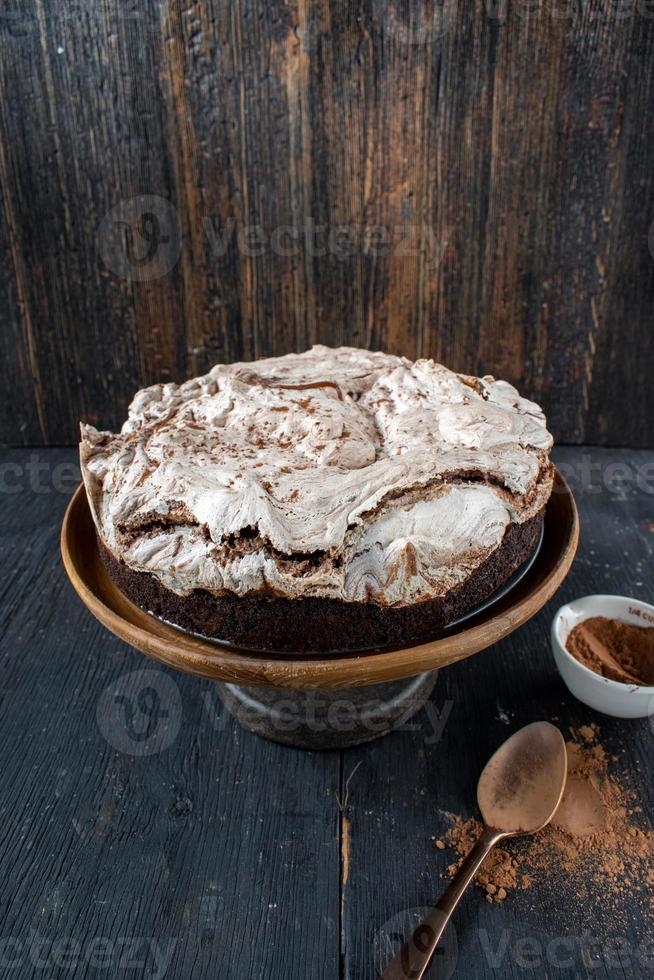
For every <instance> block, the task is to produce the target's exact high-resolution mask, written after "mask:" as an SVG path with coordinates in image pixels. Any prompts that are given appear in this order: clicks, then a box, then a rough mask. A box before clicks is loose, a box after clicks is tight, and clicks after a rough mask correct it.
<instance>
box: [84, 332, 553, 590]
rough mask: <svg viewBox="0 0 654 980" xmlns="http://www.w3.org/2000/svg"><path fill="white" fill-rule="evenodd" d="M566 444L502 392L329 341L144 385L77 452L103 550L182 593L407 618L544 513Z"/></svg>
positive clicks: (491, 383) (433, 367) (486, 381)
mask: <svg viewBox="0 0 654 980" xmlns="http://www.w3.org/2000/svg"><path fill="white" fill-rule="evenodd" d="M551 445H552V439H551V436H550V434H549V433H548V431H547V427H546V423H545V418H544V416H543V413H542V411H541V410H540V408H539V407H538V406H537V405H535V404H534V403H532V402H529V401H527V400H525V399H523V398H521V397H520V396H519V395H518V393H517V391H516V390H515V389H514V388H513V387H511V385H509V384H507V383H505V382H503V381H495V380H494V379H493V378H489V377H487V378H482V379H472V378H468V377H466V376H462V375H458V374H455V373H454V372H452V371H449V370H448V369H447V368H445V367H443V366H442V365H439V364H435V363H434V362H433V361H428V360H420V361H416V362H411V361H408V360H406V359H405V358H401V357H394V356H391V355H388V354H382V353H371V352H369V351H363V350H355V349H352V348H338V349H333V350H332V349H330V348H327V347H314V348H313V349H312V350H310V351H307V352H305V353H304V354H289V355H287V356H285V357H279V358H271V359H268V360H260V361H255V362H253V363H250V364H246V363H241V364H231V365H217V366H216V367H214V368H212V370H211V371H210V372H209V373H208V374H206V375H204V376H203V377H200V378H195V379H193V380H192V381H188V382H186V383H185V384H182V385H175V384H165V385H155V386H153V387H151V388H146V389H145V390H143V391H140V392H139V393H138V394H137V395H136V397H135V398H134V400H133V402H132V404H131V406H130V410H129V417H128V419H127V421H126V422H125V424H124V425H123V427H122V430H121V432H120V433H109V432H98V431H97V430H96V429H94V428H93V427H92V426H89V425H83V426H82V441H81V446H80V455H81V461H82V472H83V476H84V482H85V485H86V490H87V496H88V499H89V502H90V506H91V510H92V513H93V517H94V520H95V524H96V528H97V530H98V534H99V537H100V539H101V541H102V543H103V544H104V546H105V547H106V548H107V549H108V551H109V552H110V553H111V554H112V555H113V556H114V557H115V558H116V559H117V560H118V561H120V562H122V563H123V564H124V565H125V566H127V567H128V568H130V569H132V570H133V571H135V572H139V573H149V574H151V575H153V576H155V577H156V578H157V579H158V581H159V582H160V583H161V585H163V586H164V587H165V588H167V589H169V590H171V591H172V592H174V593H176V594H177V595H179V596H187V595H189V594H190V593H192V592H193V591H194V590H204V591H205V592H208V593H210V594H212V595H224V594H225V593H231V594H235V595H237V596H248V595H256V594H261V593H262V592H265V593H268V594H271V595H275V596H285V597H288V598H292V599H295V598H306V597H313V598H326V599H336V600H340V601H343V602H348V603H352V602H373V603H378V604H380V605H385V606H394V607H395V606H402V605H407V604H413V603H416V602H422V601H423V600H427V599H434V598H438V597H440V596H444V595H446V594H448V592H450V591H451V590H453V589H456V588H458V587H461V586H462V585H463V584H464V583H465V582H466V581H467V580H468V579H469V578H470V576H471V575H472V574H473V573H474V572H475V570H476V569H478V568H479V567H480V566H481V565H482V563H483V562H484V561H485V560H487V559H488V558H489V556H491V555H492V554H493V553H494V552H496V551H497V549H498V548H499V547H500V546H501V545H502V542H503V541H504V540H505V536H506V534H507V531H508V530H509V529H510V528H511V527H513V526H517V525H519V526H524V525H526V524H527V522H529V521H530V520H531V519H533V518H534V517H535V516H536V515H538V514H539V513H540V512H541V511H542V509H543V507H544V505H545V503H546V502H547V499H548V497H549V495H550V493H551V488H552V473H553V471H552V467H551V464H550V462H549V451H550V448H551Z"/></svg>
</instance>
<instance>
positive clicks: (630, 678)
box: [565, 616, 654, 686]
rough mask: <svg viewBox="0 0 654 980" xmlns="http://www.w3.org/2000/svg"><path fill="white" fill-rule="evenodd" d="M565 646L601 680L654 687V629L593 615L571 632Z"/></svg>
mask: <svg viewBox="0 0 654 980" xmlns="http://www.w3.org/2000/svg"><path fill="white" fill-rule="evenodd" d="M565 645H566V649H567V650H568V652H569V653H571V654H572V656H573V657H574V658H575V659H576V660H578V661H579V662H580V663H582V664H583V665H584V667H588V668H589V669H590V670H592V671H594V672H595V673H596V674H600V675H601V676H602V677H608V678H609V679H610V680H612V681H620V682H621V683H622V684H633V685H634V686H641V685H650V684H654V627H651V626H632V625H630V624H629V623H623V622H621V621H620V620H619V619H609V618H608V617H606V616H592V617H591V618H590V619H585V620H583V622H581V623H578V624H577V625H576V626H575V627H574V628H573V629H572V630H571V631H570V634H569V636H568V638H567V640H566V643H565Z"/></svg>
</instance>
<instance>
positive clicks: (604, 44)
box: [0, 0, 654, 446]
mask: <svg viewBox="0 0 654 980" xmlns="http://www.w3.org/2000/svg"><path fill="white" fill-rule="evenodd" d="M653 20H654V4H653V3H652V2H651V0H638V2H637V3H636V0H634V6H633V7H632V6H630V5H629V3H628V2H627V0H625V2H620V3H617V2H614V0H581V2H579V3H577V4H571V3H567V2H564V0H556V2H555V0H552V2H550V0H547V2H546V0H522V2H513V0H440V3H439V4H435V3H434V0H429V2H426V3H425V2H420V3H409V2H408V0H406V2H405V3H401V2H399V0H360V2H355V3H352V2H350V0H315V2H310V0H297V2H296V3H293V4H286V3H282V2H280V0H232V2H228V0H222V2H220V0H202V2H199V0H196V2H192V0H139V2H136V0H94V2H93V3H86V2H85V0H21V2H17V0H16V2H14V0H5V2H4V3H3V4H2V9H1V10H0V184H1V188H0V317H1V319H2V334H1V339H0V364H1V365H2V379H1V380H2V384H1V385H0V390H1V396H0V397H1V398H2V409H3V411H2V429H1V430H0V440H1V441H5V442H10V443H19V444H39V443H69V442H72V441H75V439H76V429H77V422H78V419H79V418H80V417H82V418H85V419H86V420H89V421H93V422H95V423H97V424H99V425H101V426H103V427H109V426H116V425H117V424H118V423H119V422H120V420H121V417H122V416H123V414H124V412H125V409H126V406H127V403H128V401H129V399H130V397H131V395H132V393H133V391H134V390H135V389H136V388H137V387H138V386H140V385H142V384H146V383H151V382H153V381H156V380H162V379H179V380H181V379H183V378H185V377H187V376H190V375H191V374H193V373H196V372H198V371H202V370H204V369H207V368H208V367H209V366H210V365H211V364H213V363H214V362H216V361H218V360H230V359H235V358H246V359H247V358H254V357H257V356H261V355H265V354H271V353H283V352H286V351H289V350H293V349H301V348H304V347H305V346H307V345H308V344H310V343H311V342H314V341H321V342H324V343H328V344H338V343H351V344H361V345H366V346H372V347H378V348H384V349H387V350H390V351H393V352H400V353H404V354H406V355H408V356H411V357H414V356H418V355H426V356H433V357H435V358H437V359H439V360H442V361H444V362H445V363H446V364H448V365H450V366H451V367H453V368H456V369H459V370H465V371H468V372H475V373H483V372H492V373H496V374H498V375H501V376H503V377H506V378H508V379H510V380H512V381H514V382H516V383H517V384H518V385H519V386H520V387H521V389H522V390H523V391H524V392H525V393H527V394H529V395H531V396H532V397H534V398H536V399H538V400H540V401H541V402H542V403H543V404H544V406H545V407H546V409H547V411H548V413H549V416H550V419H551V424H552V428H553V430H554V432H555V434H556V436H557V438H558V439H560V440H562V441H568V442H582V441H585V442H587V443H608V444H624V445H631V446H645V445H647V444H648V443H651V440H652V432H653V431H654V425H653V421H654V418H653V416H654V407H653V401H652V390H653V388H654V386H653V385H652V384H651V371H652V363H653V360H654V358H653V346H654V341H653V339H652V338H653V333H654V331H653V329H652V328H653V320H652V298H653V294H654V259H653V258H652V254H651V251H650V248H651V249H652V251H654V235H650V247H648V232H649V228H650V223H651V220H652V218H653V217H654V202H653V189H654V188H653V182H654V140H653V139H652V132H654V25H653ZM144 197H147V198H148V199H147V200H143V198H144ZM133 199H137V200H136V201H134V200H133ZM126 202H127V203H126ZM130 202H132V203H130ZM114 209H118V210H114Z"/></svg>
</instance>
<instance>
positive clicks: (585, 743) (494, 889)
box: [435, 724, 654, 925]
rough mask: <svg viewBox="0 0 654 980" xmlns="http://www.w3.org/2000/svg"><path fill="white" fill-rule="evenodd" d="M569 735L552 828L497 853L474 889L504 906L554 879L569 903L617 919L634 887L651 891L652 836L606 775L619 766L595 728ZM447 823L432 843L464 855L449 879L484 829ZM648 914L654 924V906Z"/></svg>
mask: <svg viewBox="0 0 654 980" xmlns="http://www.w3.org/2000/svg"><path fill="white" fill-rule="evenodd" d="M571 734H572V738H571V740H570V741H568V742H567V743H566V747H567V752H568V780H567V784H566V791H565V793H564V796H563V800H562V801H561V805H560V807H559V809H558V810H557V812H556V814H555V816H554V819H553V821H552V823H551V824H550V825H549V826H548V827H545V829H544V830H542V831H540V832H539V833H538V834H536V835H534V836H533V837H522V838H516V839H513V840H508V841H506V842H505V844H504V845H502V846H499V847H496V848H495V849H494V850H493V851H492V852H491V854H490V855H489V856H488V858H487V859H486V861H485V862H484V864H483V865H482V867H481V869H480V871H479V873H478V875H477V877H476V883H477V885H478V886H479V887H480V888H481V889H482V890H483V891H484V892H485V894H486V898H487V900H488V901H489V902H501V901H503V900H504V899H505V898H506V897H507V896H508V894H509V893H510V892H511V891H512V890H514V889H527V888H530V887H531V886H532V885H533V884H534V883H535V882H536V881H538V882H543V881H544V880H546V879H547V878H548V876H549V877H555V878H556V880H557V882H558V885H557V887H561V888H564V889H566V893H567V895H568V898H572V899H575V898H576V899H580V900H583V899H586V900H589V901H592V900H593V896H594V897H595V898H597V900H598V901H599V902H601V904H602V905H603V906H604V907H605V909H606V910H607V912H609V913H610V914H611V915H613V916H615V915H616V914H618V913H619V911H620V907H621V906H622V905H623V903H622V899H624V898H626V897H627V896H630V897H631V898H633V894H634V889H635V888H636V887H640V886H642V885H643V884H645V885H646V886H652V885H654V831H651V830H643V829H642V828H640V827H639V826H638V825H637V824H638V814H639V813H640V809H639V807H638V806H637V805H636V802H635V797H634V794H633V792H632V791H631V790H630V789H627V788H625V787H624V786H623V785H622V784H621V782H620V781H619V780H618V779H617V778H616V777H615V776H614V775H612V774H611V773H610V772H609V762H614V763H615V762H616V761H617V760H616V759H615V758H613V759H611V760H610V759H609V757H608V756H607V754H606V751H605V750H604V748H603V746H602V745H601V744H600V742H599V729H598V727H597V726H596V725H594V724H593V725H584V726H582V727H581V728H579V729H577V730H575V731H573V732H572V733H571ZM444 816H446V817H447V818H448V819H449V820H450V822H451V827H450V828H449V830H448V831H447V832H446V833H445V834H444V835H443V836H442V837H441V838H439V839H436V840H435V844H436V847H437V848H438V849H439V850H444V849H446V848H451V849H452V850H454V851H455V852H456V854H457V855H458V856H459V857H458V860H456V861H455V862H453V863H452V864H451V865H450V866H449V867H448V868H447V875H448V876H451V875H452V874H454V872H455V871H456V870H457V869H458V868H459V866H460V865H461V861H462V860H463V858H464V857H465V855H466V854H468V852H469V851H470V849H471V847H472V845H473V844H474V843H475V841H476V840H477V838H478V837H479V834H480V833H481V830H482V827H481V824H480V823H479V821H477V820H476V819H475V818H474V817H471V818H470V819H468V820H462V819H461V817H459V816H457V815H455V814H444ZM570 892H571V894H570ZM645 914H646V916H647V915H648V916H649V917H650V920H652V917H653V913H652V903H651V901H650V902H648V903H647V904H646V913H645ZM652 924H653V925H654V920H653V921H652Z"/></svg>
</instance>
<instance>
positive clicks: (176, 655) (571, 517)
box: [61, 472, 579, 748]
mask: <svg viewBox="0 0 654 980" xmlns="http://www.w3.org/2000/svg"><path fill="white" fill-rule="evenodd" d="M578 539H579V520H578V516H577V509H576V506H575V502H574V498H573V496H572V494H571V492H570V489H569V487H568V485H567V483H566V482H565V480H564V479H563V477H562V476H561V474H560V473H558V472H557V473H556V475H555V481H554V491H553V493H552V496H551V498H550V500H549V503H548V504H547V508H546V512H545V521H544V533H543V540H542V544H541V547H540V550H539V552H538V555H537V557H536V560H535V561H534V562H533V564H532V566H531V568H530V569H529V571H528V572H527V574H526V575H524V576H523V577H522V578H521V579H520V580H519V581H518V582H517V583H516V585H515V586H514V587H513V588H512V589H511V590H510V591H509V592H507V593H506V594H505V595H503V596H502V598H501V599H499V600H498V601H497V602H495V603H494V604H493V605H492V606H490V607H488V608H484V609H481V610H479V611H478V612H477V613H476V614H475V615H474V616H473V617H472V618H470V619H468V620H466V622H465V623H464V624H461V625H460V626H459V627H457V628H455V629H449V630H447V631H445V632H444V633H442V634H441V635H440V636H439V637H436V638H435V639H433V640H431V641H430V642H428V643H422V644H419V645H416V646H410V647H405V648H402V649H392V650H389V649H384V650H378V651H375V650H371V651H368V652H365V653H361V652H359V653H356V654H350V655H344V654H334V655H325V654H313V655H311V654H303V655H300V656H297V657H294V656H289V655H283V656H282V655H279V656H274V655H271V654H258V653H252V652H248V651H244V650H240V649H237V648H235V647H230V646H228V645H224V644H217V643H215V642H212V641H211V640H204V639H202V638H201V637H199V636H194V635H192V634H189V633H185V632H182V631H180V630H178V629H176V628H175V627H173V626H169V625H168V624H167V623H164V622H162V621H161V620H159V619H156V618H155V617H154V616H151V615H149V614H148V613H146V612H144V611H143V610H142V609H139V608H138V606H135V605H134V604H133V603H132V602H130V601H129V599H127V598H126V597H125V596H124V595H123V594H122V593H121V592H120V591H119V590H118V589H117V588H116V586H115V585H114V584H113V582H112V581H111V579H110V578H109V575H108V573H107V572H106V570H105V567H104V565H103V563H102V559H101V558H100V554H99V551H98V545H97V540H96V535H95V527H94V524H93V519H92V517H91V512H90V510H89V506H88V502H87V499H86V493H85V491H84V487H83V486H80V487H78V489H77V491H76V492H75V495H74V496H73V498H72V500H71V502H70V504H69V505H68V509H67V511H66V516H65V518H64V522H63V526H62V531H61V552H62V556H63V561H64V566H65V568H66V572H67V574H68V577H69V578H70V581H71V583H72V585H73V587H74V588H75V591H76V592H77V594H78V595H79V596H80V598H81V599H82V601H83V602H84V604H85V605H86V606H87V607H88V609H89V610H90V611H91V612H92V613H93V615H94V616H95V617H96V619H98V620H99V621H100V622H101V623H102V624H103V625H104V626H106V627H107V629H109V630H111V632H112V633H114V634H115V635H116V636H118V637H120V639H121V640H124V641H125V642H126V643H129V644H130V645H131V646H133V647H136V649H137V650H140V651H141V652H142V653H145V654H146V655H148V656H150V657H154V658H155V659H156V660H160V661H161V662H162V663H165V664H168V666H170V667H175V668H176V669H178V670H183V671H185V672H187V673H191V674H197V675H199V676H200V677H207V678H210V679H211V680H215V681H221V682H222V683H221V685H220V695H221V698H222V700H223V703H224V704H225V706H226V707H227V709H228V710H229V711H230V712H231V713H232V714H233V715H235V716H236V717H237V718H238V720H239V721H240V722H241V723H242V724H243V725H244V727H246V728H248V729H250V730H252V731H256V732H257V733H258V734H260V735H264V736H266V737H267V738H272V739H274V740H275V741H279V742H284V743H286V744H290V745H295V746H299V747H303V748H335V747H345V746H348V745H356V744H359V743H361V742H366V741H370V740H372V739H374V738H378V737H380V736H381V735H384V734H386V733H387V732H389V731H392V730H393V729H394V728H397V727H398V726H399V725H401V724H402V723H403V722H405V721H408V719H409V718H410V717H412V715H414V714H415V713H416V712H417V711H418V710H419V709H420V708H421V707H422V706H423V705H424V703H425V701H426V700H427V698H428V697H429V695H430V693H431V691H432V689H433V687H434V684H435V683H436V671H437V670H438V669H439V668H440V667H446V666H447V665H448V664H452V663H455V662H456V661H457V660H463V659H464V658H465V657H470V656H472V654H474V653H479V652H480V651H481V650H485V649H486V648H487V647H490V646H492V645H493V644H494V643H497V642H498V641H499V640H501V639H503V637H505V636H508V635H509V633H512V632H513V631H514V630H516V629H518V627H520V626H522V625H523V624H524V623H526V622H527V620H529V619H530V618H531V617H532V616H534V615H535V614H536V613H537V612H538V611H539V610H540V609H541V608H542V607H543V606H544V605H545V603H546V602H547V601H548V600H549V599H550V598H551V597H552V596H553V595H554V593H555V592H556V590H557V589H558V587H559V586H560V585H561V583H562V582H563V580H564V578H565V576H566V575H567V573H568V571H569V569H570V566H571V565H572V562H573V559H574V556H575V552H576V550H577V543H578Z"/></svg>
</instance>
